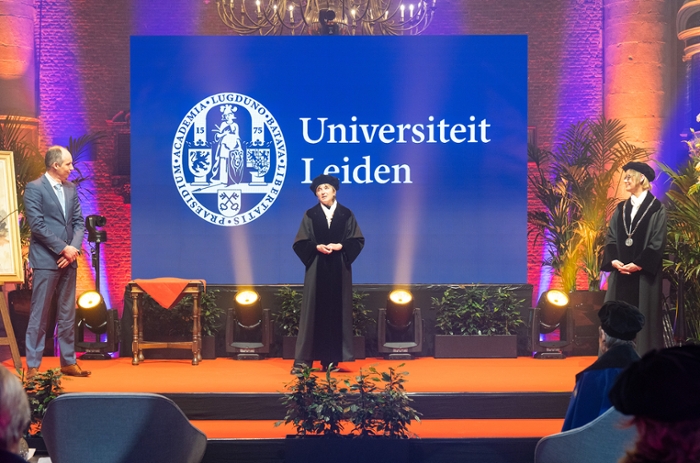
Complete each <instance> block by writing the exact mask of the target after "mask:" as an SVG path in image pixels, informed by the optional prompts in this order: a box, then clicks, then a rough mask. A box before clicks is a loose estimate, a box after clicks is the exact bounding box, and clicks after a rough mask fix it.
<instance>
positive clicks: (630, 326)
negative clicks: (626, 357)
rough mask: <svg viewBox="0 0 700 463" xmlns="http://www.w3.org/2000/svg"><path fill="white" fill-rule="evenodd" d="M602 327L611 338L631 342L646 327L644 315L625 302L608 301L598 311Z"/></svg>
mask: <svg viewBox="0 0 700 463" xmlns="http://www.w3.org/2000/svg"><path fill="white" fill-rule="evenodd" d="M598 318H600V327H601V328H603V331H605V332H606V333H607V334H608V335H609V336H612V337H614V338H618V339H623V340H625V341H631V340H633V339H634V337H635V336H636V335H637V333H639V331H640V330H641V329H642V327H643V326H644V315H643V314H642V312H640V311H639V309H638V308H636V307H635V306H633V305H632V304H628V303H627V302H624V301H608V302H606V303H605V304H603V307H601V308H600V310H599V311H598Z"/></svg>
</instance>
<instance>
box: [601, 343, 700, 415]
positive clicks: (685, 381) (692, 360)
mask: <svg viewBox="0 0 700 463" xmlns="http://www.w3.org/2000/svg"><path fill="white" fill-rule="evenodd" d="M609 397H610V402H611V403H612V404H613V406H614V407H615V408H616V409H618V410H619V411H620V412H622V413H624V414H625V415H634V416H638V417H643V418H650V419H652V420H657V421H663V422H667V423H672V422H677V421H685V420H695V419H700V346H681V347H670V348H668V349H662V350H658V351H656V350H653V351H651V352H648V353H647V354H645V355H644V357H642V359H641V360H640V361H638V362H635V363H633V364H632V365H630V366H629V367H628V368H627V369H626V370H625V371H623V372H622V373H620V375H619V376H618V377H617V381H616V382H615V384H614V385H613V387H612V389H611V390H610V394H609Z"/></svg>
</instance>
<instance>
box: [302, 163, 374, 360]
mask: <svg viewBox="0 0 700 463" xmlns="http://www.w3.org/2000/svg"><path fill="white" fill-rule="evenodd" d="M338 189H340V182H339V181H338V179H337V178H335V177H333V176H330V175H319V176H318V177H316V178H315V179H314V180H313V182H312V183H311V191H313V192H314V194H315V195H316V197H317V198H318V200H319V203H318V204H317V205H316V206H314V207H312V208H311V209H309V210H308V211H306V213H305V214H304V218H303V219H302V221H301V226H300V227H299V232H298V233H297V236H296V238H295V239H294V246H293V248H294V252H295V253H296V254H297V256H299V259H301V261H302V263H303V264H304V266H305V267H306V274H305V276H304V293H303V296H302V306H301V319H300V322H299V336H298V338H297V344H296V351H295V355H294V368H293V369H292V373H294V371H295V368H298V367H301V366H303V365H308V366H311V365H312V363H313V361H314V360H320V361H321V366H322V367H323V368H324V369H325V368H326V367H328V365H329V364H331V363H333V364H334V365H338V363H339V362H341V361H343V362H349V361H352V360H354V357H353V352H352V336H353V333H352V268H351V264H352V263H353V262H354V261H355V259H356V258H357V256H358V255H359V254H360V251H362V248H363V246H364V244H365V238H364V237H363V236H362V232H361V231H360V227H359V226H358V225H357V221H356V220H355V216H354V215H353V213H352V211H351V210H350V209H348V208H347V207H345V206H342V205H341V204H339V203H338V202H337V201H336V191H338Z"/></svg>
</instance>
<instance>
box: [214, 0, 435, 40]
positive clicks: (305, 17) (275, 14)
mask: <svg viewBox="0 0 700 463" xmlns="http://www.w3.org/2000/svg"><path fill="white" fill-rule="evenodd" d="M436 1H437V0H427V1H425V0H296V1H294V0H217V2H216V6H217V9H218V13H219V17H220V18H221V20H222V21H223V22H224V24H225V25H226V26H228V27H230V28H231V29H233V31H234V32H235V33H237V34H239V35H304V34H305V35H418V34H421V33H422V32H423V31H425V29H426V28H427V27H428V25H430V22H431V21H432V19H433V13H434V12H435V3H436Z"/></svg>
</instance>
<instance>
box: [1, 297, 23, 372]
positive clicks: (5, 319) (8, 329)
mask: <svg viewBox="0 0 700 463" xmlns="http://www.w3.org/2000/svg"><path fill="white" fill-rule="evenodd" d="M2 289H3V285H2V284H0V313H1V314H2V324H3V326H4V327H5V333H6V334H5V336H0V346H10V352H12V362H13V363H14V364H15V368H17V369H22V360H21V359H20V357H19V347H17V338H15V330H14V328H12V321H11V320H10V311H9V310H8V308H7V303H5V293H4V292H3V291H2Z"/></svg>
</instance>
